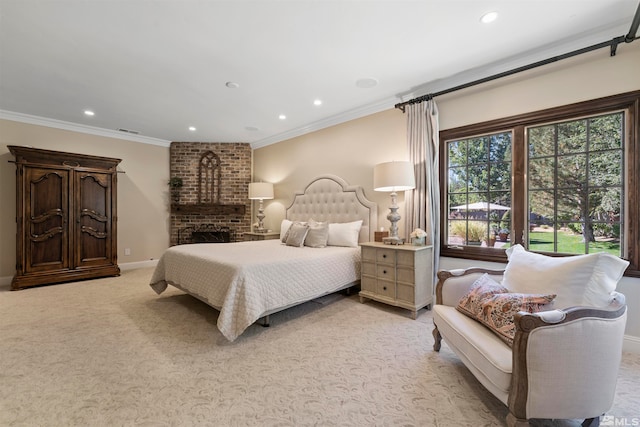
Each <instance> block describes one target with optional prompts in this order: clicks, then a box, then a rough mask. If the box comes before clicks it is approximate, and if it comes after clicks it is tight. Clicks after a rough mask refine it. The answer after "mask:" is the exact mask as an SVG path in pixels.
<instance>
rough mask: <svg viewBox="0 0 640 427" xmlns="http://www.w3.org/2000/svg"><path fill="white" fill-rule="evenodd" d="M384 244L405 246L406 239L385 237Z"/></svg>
mask: <svg viewBox="0 0 640 427" xmlns="http://www.w3.org/2000/svg"><path fill="white" fill-rule="evenodd" d="M382 243H384V244H385V245H404V239H403V238H402V237H398V236H395V237H383V238H382Z"/></svg>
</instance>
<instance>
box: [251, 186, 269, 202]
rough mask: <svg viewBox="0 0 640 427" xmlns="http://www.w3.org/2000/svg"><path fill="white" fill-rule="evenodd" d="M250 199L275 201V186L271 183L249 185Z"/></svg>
mask: <svg viewBox="0 0 640 427" xmlns="http://www.w3.org/2000/svg"><path fill="white" fill-rule="evenodd" d="M249 198H250V199H261V200H265V199H273V184H271V183H270V182H252V183H250V184H249Z"/></svg>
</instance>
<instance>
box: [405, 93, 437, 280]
mask: <svg viewBox="0 0 640 427" xmlns="http://www.w3.org/2000/svg"><path fill="white" fill-rule="evenodd" d="M405 111H406V113H407V147H408V151H409V160H410V161H411V162H412V163H413V164H414V171H415V176H416V188H415V189H414V190H411V191H407V192H406V193H405V209H406V212H405V218H407V221H406V232H407V237H409V236H408V234H409V233H411V231H413V230H414V229H415V228H421V229H423V230H425V231H426V232H427V242H429V243H430V244H432V245H433V272H434V274H436V272H437V271H438V266H439V260H440V178H439V157H438V153H439V146H440V137H439V132H440V127H439V125H438V107H437V106H436V103H435V101H434V100H433V99H431V100H429V101H425V102H420V103H417V104H410V105H407V106H406V107H405Z"/></svg>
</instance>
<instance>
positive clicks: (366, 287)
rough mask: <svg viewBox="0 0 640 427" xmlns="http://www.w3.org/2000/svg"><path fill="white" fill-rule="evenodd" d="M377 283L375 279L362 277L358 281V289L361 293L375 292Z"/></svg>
mask: <svg viewBox="0 0 640 427" xmlns="http://www.w3.org/2000/svg"><path fill="white" fill-rule="evenodd" d="M377 288H378V281H377V280H376V278H375V277H368V276H362V278H361V279H360V289H361V290H363V291H369V292H376V291H377V290H378V289H377Z"/></svg>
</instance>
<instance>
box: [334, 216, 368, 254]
mask: <svg viewBox="0 0 640 427" xmlns="http://www.w3.org/2000/svg"><path fill="white" fill-rule="evenodd" d="M360 227H362V220H358V221H353V222H338V223H330V224H329V240H328V241H327V245H328V246H348V247H353V248H357V247H358V236H359V235H360Z"/></svg>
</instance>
